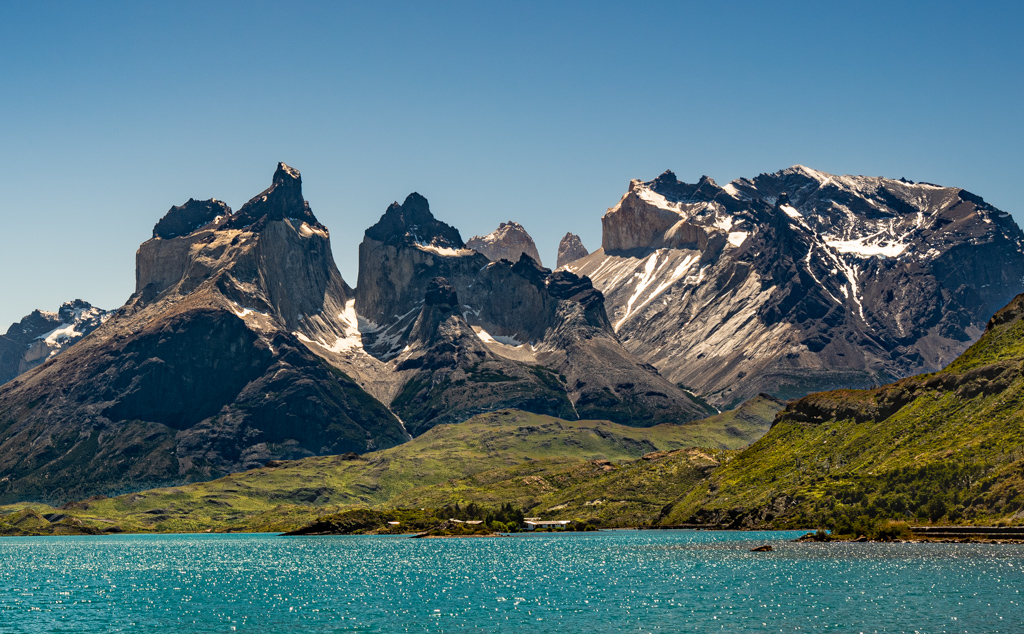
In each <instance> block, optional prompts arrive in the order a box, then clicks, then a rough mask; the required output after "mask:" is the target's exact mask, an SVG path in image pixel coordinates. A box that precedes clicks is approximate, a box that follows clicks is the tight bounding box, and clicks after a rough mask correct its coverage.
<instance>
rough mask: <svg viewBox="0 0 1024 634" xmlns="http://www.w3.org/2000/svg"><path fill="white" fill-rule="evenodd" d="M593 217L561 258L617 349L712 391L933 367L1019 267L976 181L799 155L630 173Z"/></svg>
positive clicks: (857, 381)
mask: <svg viewBox="0 0 1024 634" xmlns="http://www.w3.org/2000/svg"><path fill="white" fill-rule="evenodd" d="M602 225H603V227H604V235H603V241H602V247H603V248H602V250H600V251H598V252H597V253H594V254H591V255H589V256H587V257H585V258H582V259H580V260H578V261H576V262H573V263H572V264H571V265H570V266H569V268H570V269H571V270H573V271H576V272H578V273H581V274H585V275H589V276H591V277H592V278H593V280H594V284H595V286H596V287H597V288H598V289H600V290H601V291H603V292H604V294H605V297H606V298H607V302H608V312H609V316H610V317H611V318H612V321H613V323H614V325H615V330H616V333H617V334H618V335H619V337H620V338H622V339H623V342H624V343H625V345H626V347H627V348H628V349H629V350H630V351H632V352H634V353H637V354H638V355H639V356H641V358H644V359H646V360H648V361H649V362H651V363H653V364H654V365H655V366H657V367H658V368H659V369H660V370H661V371H662V372H663V373H664V374H666V375H667V376H668V377H669V378H671V379H672V380H673V381H677V382H683V383H685V384H686V385H688V386H691V387H693V388H695V389H696V390H698V391H699V392H700V393H701V394H702V395H703V396H705V397H706V398H708V399H709V401H710V402H712V403H716V404H719V405H722V406H728V405H730V404H732V403H734V402H736V399H743V398H746V397H749V396H753V395H754V394H756V393H757V392H759V391H770V392H772V393H773V394H775V395H776V396H781V397H784V398H790V397H793V396H799V395H802V394H806V393H807V392H809V391H813V390H815V389H826V388H831V387H839V386H845V387H858V386H860V387H863V386H870V385H872V384H876V383H878V382H884V381H886V380H890V379H892V378H896V377H899V376H905V375H906V374H908V373H911V372H922V371H929V370H934V369H938V368H940V367H942V366H943V365H945V364H946V363H948V362H949V361H950V360H951V359H952V358H953V357H954V356H955V354H956V353H957V352H959V351H961V350H963V349H964V347H965V346H966V344H967V342H969V341H970V340H971V339H972V338H974V337H976V336H977V334H978V333H979V332H980V328H981V326H982V325H983V324H984V323H985V321H986V320H987V319H988V316H990V315H991V314H992V312H994V311H995V310H996V309H997V308H998V307H999V306H1001V305H1003V304H1004V303H1005V302H1006V301H1007V300H1008V299H1009V297H1011V296H1012V295H1013V294H1015V293H1016V292H1018V291H1019V290H1021V280H1022V279H1024V233H1022V232H1021V230H1020V228H1018V227H1017V225H1016V224H1015V223H1014V222H1013V219H1012V218H1011V216H1010V215H1009V214H1007V213H1004V212H1001V211H999V210H998V209H995V208H994V207H992V206H991V205H988V204H986V203H984V201H983V200H982V199H981V198H980V197H977V196H975V195H973V194H971V193H970V192H966V191H964V190H963V189H960V188H955V187H942V186H938V185H933V184H929V183H922V182H917V183H915V182H912V181H908V180H906V179H888V178H882V177H873V176H842V175H835V174H829V173H827V172H822V171H819V170H814V169H812V168H809V167H806V166H802V165H795V166H792V167H789V168H786V169H783V170H780V171H777V172H774V173H770V174H761V175H759V176H756V177H754V178H753V179H745V178H741V179H737V180H734V181H732V182H731V183H729V184H727V185H725V186H724V187H718V186H717V185H715V184H714V181H712V180H711V179H710V178H702V179H700V181H698V182H697V183H695V184H687V183H681V182H679V181H678V179H677V178H676V177H675V175H674V174H671V173H668V172H666V173H664V174H662V175H660V176H659V177H658V178H656V179H654V180H652V181H646V182H644V181H639V180H634V181H632V182H631V183H630V187H629V189H628V191H627V192H626V194H625V195H624V196H623V197H622V199H620V201H619V202H618V204H616V205H615V206H614V207H612V208H610V209H609V210H608V212H607V213H606V214H605V216H604V217H603V218H602ZM694 235H695V236H696V237H697V239H696V240H693V239H692V237H693V236H694ZM680 236H684V237H685V236H689V237H690V238H691V239H689V240H688V241H684V240H681V239H680ZM737 341H745V342H748V343H743V344H737V343H736V342H737ZM670 342H674V343H671V344H670ZM741 350H742V351H744V352H743V353H740V352H739V351H741ZM758 359H759V360H758Z"/></svg>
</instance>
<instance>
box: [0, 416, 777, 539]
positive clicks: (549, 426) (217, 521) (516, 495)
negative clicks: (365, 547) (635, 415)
mask: <svg viewBox="0 0 1024 634" xmlns="http://www.w3.org/2000/svg"><path fill="white" fill-rule="evenodd" d="M778 407H779V406H778V405H777V404H775V403H773V402H771V401H767V400H765V399H757V400H755V401H754V402H752V403H751V404H750V405H749V406H748V407H747V408H745V409H744V410H743V411H741V412H727V413H725V414H721V415H718V416H715V417H712V418H711V419H707V420H704V421H697V422H694V423H689V424H686V425H658V426H656V427H650V428H635V427H626V426H623V425H617V424H614V423H610V422H606V421H564V420H560V419H557V418H552V417H550V416H541V415H536V414H528V413H525V412H520V411H515V410H504V411H500V412H492V413H489V414H482V415H480V416H477V417H474V418H473V419H471V420H469V421H466V422H465V423H460V424H458V425H442V426H439V427H436V428H434V429H432V430H430V431H429V432H427V433H425V434H423V435H422V436H419V437H417V438H415V439H413V440H412V441H410V442H408V443H405V444H403V445H400V446H398V447H393V448H391V449H387V450H383V451H378V452H374V453H369V454H365V455H363V456H360V457H359V458H358V459H353V460H346V459H344V457H341V456H327V457H316V458H307V459H304V460H297V461H290V462H283V463H280V464H279V465H278V466H275V467H265V468H262V469H253V470H251V471H246V472H242V473H237V474H233V475H230V476H227V477H224V478H221V479H219V480H214V481H212V482H204V483H197V484H191V485H185V486H179V487H173V488H166V489H154V490H150V491H143V492H140V493H132V494H127V495H122V496H118V497H116V498H105V499H90V500H86V501H83V502H76V503H73V504H70V505H66V507H65V509H63V510H62V511H61V512H63V513H67V514H69V515H71V516H73V517H76V518H80V519H82V520H84V521H85V522H86V523H87V524H89V525H91V526H96V527H99V528H104V527H107V528H109V527H117V528H118V529H120V530H126V531H166V532H198V531H206V530H267V531H279V530H291V529H294V528H297V527H299V526H301V525H303V524H305V523H308V522H309V521H311V520H312V519H315V518H316V517H317V516H319V515H322V514H324V513H328V512H333V511H336V510H339V509H343V508H351V507H357V506H363V507H378V508H380V507H385V506H392V507H393V506H395V505H396V504H397V503H399V502H400V503H402V504H418V503H423V504H425V503H426V502H427V501H433V500H442V499H444V500H448V499H452V500H453V501H465V500H478V501H482V502H486V501H489V500H491V499H492V498H493V499H494V500H495V501H506V500H508V501H513V499H514V500H515V501H519V500H526V501H529V500H532V499H533V498H531V497H530V495H528V494H524V493H523V492H522V491H513V489H512V488H508V482H509V481H512V482H519V481H521V480H522V479H523V478H528V477H540V478H547V477H548V476H549V475H551V474H557V473H561V472H567V473H568V474H574V473H577V472H580V473H582V472H585V471H586V470H587V469H589V468H590V467H588V465H591V466H592V465H593V463H592V462H590V461H594V460H602V461H605V460H606V461H611V462H617V463H626V462H630V461H635V460H637V459H638V458H640V456H642V455H644V454H648V453H650V452H656V451H672V450H678V449H682V448H688V447H694V446H705V447H714V448H721V449H732V448H736V447H740V446H742V445H744V444H746V443H747V442H749V441H750V440H751V439H753V438H756V437H758V436H759V435H761V434H763V433H764V431H765V430H766V429H767V426H768V424H769V421H770V420H771V417H772V415H774V412H775V411H776V410H777V409H778ZM627 470H628V469H627ZM484 473H492V474H494V477H493V478H492V480H493V481H494V482H504V483H505V484H504V485H500V484H499V485H498V487H497V488H489V487H488V485H485V484H484V480H486V479H487V478H488V476H486V475H482V476H479V477H481V478H482V480H481V481H480V484H479V485H478V486H477V487H476V489H474V488H473V486H470V485H469V484H468V483H469V482H470V481H469V480H467V478H470V477H471V476H475V475H476V474H484ZM604 473H605V472H604V471H603V470H602V471H601V473H600V474H599V475H602V476H604ZM687 473H688V475H687V478H686V479H685V482H687V483H692V482H691V481H692V480H693V475H692V473H690V472H689V471H687ZM566 478H568V480H566ZM574 478H575V479H579V480H586V481H588V482H590V480H591V478H583V477H581V476H580V475H579V473H577V475H567V476H564V477H563V478H562V479H560V480H559V481H560V482H561V481H563V480H564V481H565V482H570V481H574V480H573V479H574ZM455 483H460V484H455ZM587 486H588V487H591V488H593V487H594V485H593V483H590V484H588V485H587ZM659 486H660V485H659ZM687 486H689V484H687ZM431 487H437V488H438V491H437V492H431V490H430V489H431ZM453 487H454V488H455V489H457V490H461V491H464V492H465V495H462V496H451V495H447V496H446V495H445V494H444V491H448V490H451V489H452V488H453ZM520 488H522V487H520ZM526 488H527V489H528V488H529V487H526ZM561 488H565V487H561ZM477 489H479V490H477ZM413 490H415V491H418V492H419V493H417V494H410V491H413ZM559 490H560V489H559ZM547 493H551V492H550V491H548V492H547ZM587 495H590V493H587ZM594 495H595V496H597V493H594ZM417 496H419V497H417ZM549 497H550V496H549ZM555 497H557V496H555ZM555 497H551V499H552V500H554V499H555ZM597 497H599V496H597ZM673 497H674V496H673ZM499 498H500V500H499ZM542 498H543V499H544V500H547V498H544V497H543V496H537V500H538V503H541V502H540V500H541V499H542ZM590 499H596V497H592V498H590ZM664 501H667V500H662V501H660V503H658V502H656V503H654V506H657V508H660V505H663V504H664ZM542 503H543V504H549V503H548V502H547V501H544V502H542ZM558 503H559V502H556V501H553V502H551V503H550V504H549V505H550V506H557V504H558ZM648 506H651V505H648ZM26 507H32V508H34V509H35V510H37V511H38V512H40V513H50V512H54V511H55V509H52V508H49V507H45V506H43V505H25V504H21V505H12V506H10V507H3V508H0V514H3V513H9V512H11V511H16V510H20V509H23V508H26ZM545 508H547V507H545ZM645 508H646V507H645ZM2 519H3V518H2V517H0V521H2ZM0 530H2V527H0Z"/></svg>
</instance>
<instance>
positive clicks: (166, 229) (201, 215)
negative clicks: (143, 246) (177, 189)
mask: <svg viewBox="0 0 1024 634" xmlns="http://www.w3.org/2000/svg"><path fill="white" fill-rule="evenodd" d="M230 215H231V207H228V206H227V205H226V204H224V203H223V202H222V201H219V200H217V199H216V198H211V199H209V200H196V199H194V198H189V199H188V202H186V203H185V204H184V205H176V206H173V207H171V208H170V209H169V210H168V211H167V213H166V214H164V217H163V218H161V219H160V220H159V221H158V222H157V223H156V225H155V226H154V227H153V237H154V238H160V239H162V240H170V239H172V238H177V237H180V236H187V235H188V234H190V233H192V232H193V231H196V230H197V229H201V228H203V227H206V226H209V225H210V224H213V223H217V222H218V221H220V220H222V219H224V218H227V217H228V216H230Z"/></svg>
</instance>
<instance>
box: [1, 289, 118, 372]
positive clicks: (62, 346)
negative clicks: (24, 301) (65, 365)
mask: <svg viewBox="0 0 1024 634" xmlns="http://www.w3.org/2000/svg"><path fill="white" fill-rule="evenodd" d="M107 315H108V313H107V311H105V310H103V309H101V308H96V307H95V306H93V305H91V304H90V303H89V302H85V301H82V300H80V299H76V300H74V301H70V302H64V303H63V304H61V307H60V308H59V309H58V310H57V312H55V313H51V312H47V311H43V310H34V311H32V312H31V313H30V314H29V315H27V316H25V317H24V318H23V319H22V320H21V321H19V322H18V323H16V324H12V325H11V327H10V328H8V329H7V334H5V335H0V384H2V383H6V382H7V381H10V380H11V379H13V378H14V377H16V376H18V375H19V374H22V373H24V372H28V371H29V370H31V369H32V368H34V367H36V366H38V365H41V364H43V363H44V362H46V361H47V360H49V359H52V358H53V357H55V356H57V355H58V354H60V353H61V352H64V351H65V350H67V349H68V348H69V347H70V346H72V345H74V344H75V343H77V342H78V341H80V340H81V339H82V338H83V337H85V336H86V335H88V334H89V333H91V332H92V331H93V330H96V329H97V328H99V327H100V325H101V324H102V323H103V322H104V321H105V320H106V318H107Z"/></svg>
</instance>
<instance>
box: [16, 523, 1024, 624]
mask: <svg viewBox="0 0 1024 634" xmlns="http://www.w3.org/2000/svg"><path fill="white" fill-rule="evenodd" d="M798 534H799V533H785V532H781V533H733V532H711V531H707V532H703V531H696V532H695V531H609V532H601V533H579V534H566V535H516V536H513V537H508V538H501V539H430V540H422V539H408V538H405V537H360V536H352V537H276V536H273V535H125V536H109V537H39V538H0V632H134V631H140V630H158V631H170V632H175V633H180V634H183V633H191V632H235V631H237V632H406V631H410V632H456V631H470V630H477V631H523V630H530V631H533V632H556V631H557V632H621V631H643V632H646V631H664V632H683V631H699V632H704V631H783V632H794V631H796V632H803V631H835V632H1022V631H1024V608H1022V607H1021V595H1020V591H1021V589H1022V588H1024V547H1021V546H999V545H962V544H797V543H791V542H789V541H787V540H789V539H792V538H793V537H795V536H796V535H798ZM762 543H770V544H772V545H773V546H774V548H775V550H774V552H770V553H752V552H750V551H749V549H750V548H751V547H752V546H755V545H760V544H762Z"/></svg>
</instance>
